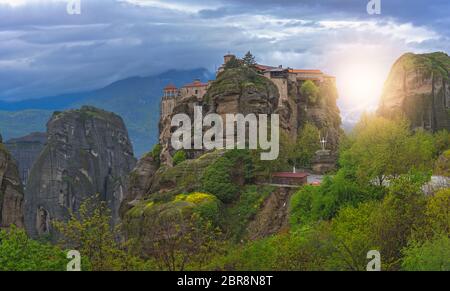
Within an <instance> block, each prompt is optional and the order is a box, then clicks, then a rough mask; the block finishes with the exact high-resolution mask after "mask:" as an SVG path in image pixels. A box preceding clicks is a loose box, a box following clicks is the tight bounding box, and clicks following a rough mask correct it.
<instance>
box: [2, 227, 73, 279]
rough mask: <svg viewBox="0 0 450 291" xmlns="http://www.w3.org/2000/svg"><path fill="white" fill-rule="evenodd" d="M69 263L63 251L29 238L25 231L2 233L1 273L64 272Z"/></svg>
mask: <svg viewBox="0 0 450 291" xmlns="http://www.w3.org/2000/svg"><path fill="white" fill-rule="evenodd" d="M68 262H69V261H68V260H67V259H66V255H65V253H64V252H63V251H62V250H61V249H59V248H57V247H54V246H52V245H50V244H47V243H41V242H38V241H35V240H32V239H30V238H28V236H27V234H26V233H25V231H24V230H23V229H18V228H16V227H14V226H13V227H11V228H10V229H9V230H2V231H0V271H64V270H66V265H67V263H68Z"/></svg>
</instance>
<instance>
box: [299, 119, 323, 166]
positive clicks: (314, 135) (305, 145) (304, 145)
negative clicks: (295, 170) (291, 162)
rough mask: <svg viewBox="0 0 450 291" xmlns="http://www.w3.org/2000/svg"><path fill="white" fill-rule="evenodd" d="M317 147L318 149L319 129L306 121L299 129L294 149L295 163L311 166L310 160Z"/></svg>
mask: <svg viewBox="0 0 450 291" xmlns="http://www.w3.org/2000/svg"><path fill="white" fill-rule="evenodd" d="M318 149H320V146H319V129H318V128H317V127H316V126H315V125H314V124H312V123H309V122H307V123H306V124H305V125H304V126H303V128H302V129H301V130H300V131H299V135H298V139H297V145H296V149H295V155H296V163H297V164H298V165H300V166H302V167H309V166H311V161H312V159H313V157H314V154H315V152H316V151H317V150H318Z"/></svg>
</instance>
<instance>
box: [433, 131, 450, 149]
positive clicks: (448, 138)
mask: <svg viewBox="0 0 450 291" xmlns="http://www.w3.org/2000/svg"><path fill="white" fill-rule="evenodd" d="M434 143H435V147H436V154H437V155H439V154H441V153H442V152H444V151H446V150H448V149H450V133H449V132H448V131H447V130H446V129H442V130H440V131H438V132H436V133H435V134H434Z"/></svg>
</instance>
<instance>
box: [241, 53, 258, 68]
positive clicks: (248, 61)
mask: <svg viewBox="0 0 450 291" xmlns="http://www.w3.org/2000/svg"><path fill="white" fill-rule="evenodd" d="M242 62H243V63H244V65H246V66H248V67H252V66H254V65H256V61H255V57H254V56H253V55H252V53H251V52H250V51H248V52H247V53H246V54H245V56H244V58H243V59H242Z"/></svg>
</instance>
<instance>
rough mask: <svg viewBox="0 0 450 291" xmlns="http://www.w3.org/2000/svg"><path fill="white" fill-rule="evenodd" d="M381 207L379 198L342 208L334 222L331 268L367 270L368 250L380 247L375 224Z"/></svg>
mask: <svg viewBox="0 0 450 291" xmlns="http://www.w3.org/2000/svg"><path fill="white" fill-rule="evenodd" d="M379 209H380V203H379V202H378V201H370V202H366V203H362V204H360V205H358V207H354V206H348V207H345V208H343V209H342V210H341V211H339V214H338V215H337V216H336V218H335V219H333V222H332V233H333V245H334V252H333V255H332V256H331V257H330V266H331V268H332V269H335V270H354V271H363V270H365V267H366V265H367V260H366V254H367V252H368V251H369V250H378V249H379V245H377V240H376V239H375V238H374V234H376V232H375V226H374V224H373V223H374V221H376V219H377V215H378V213H379Z"/></svg>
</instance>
